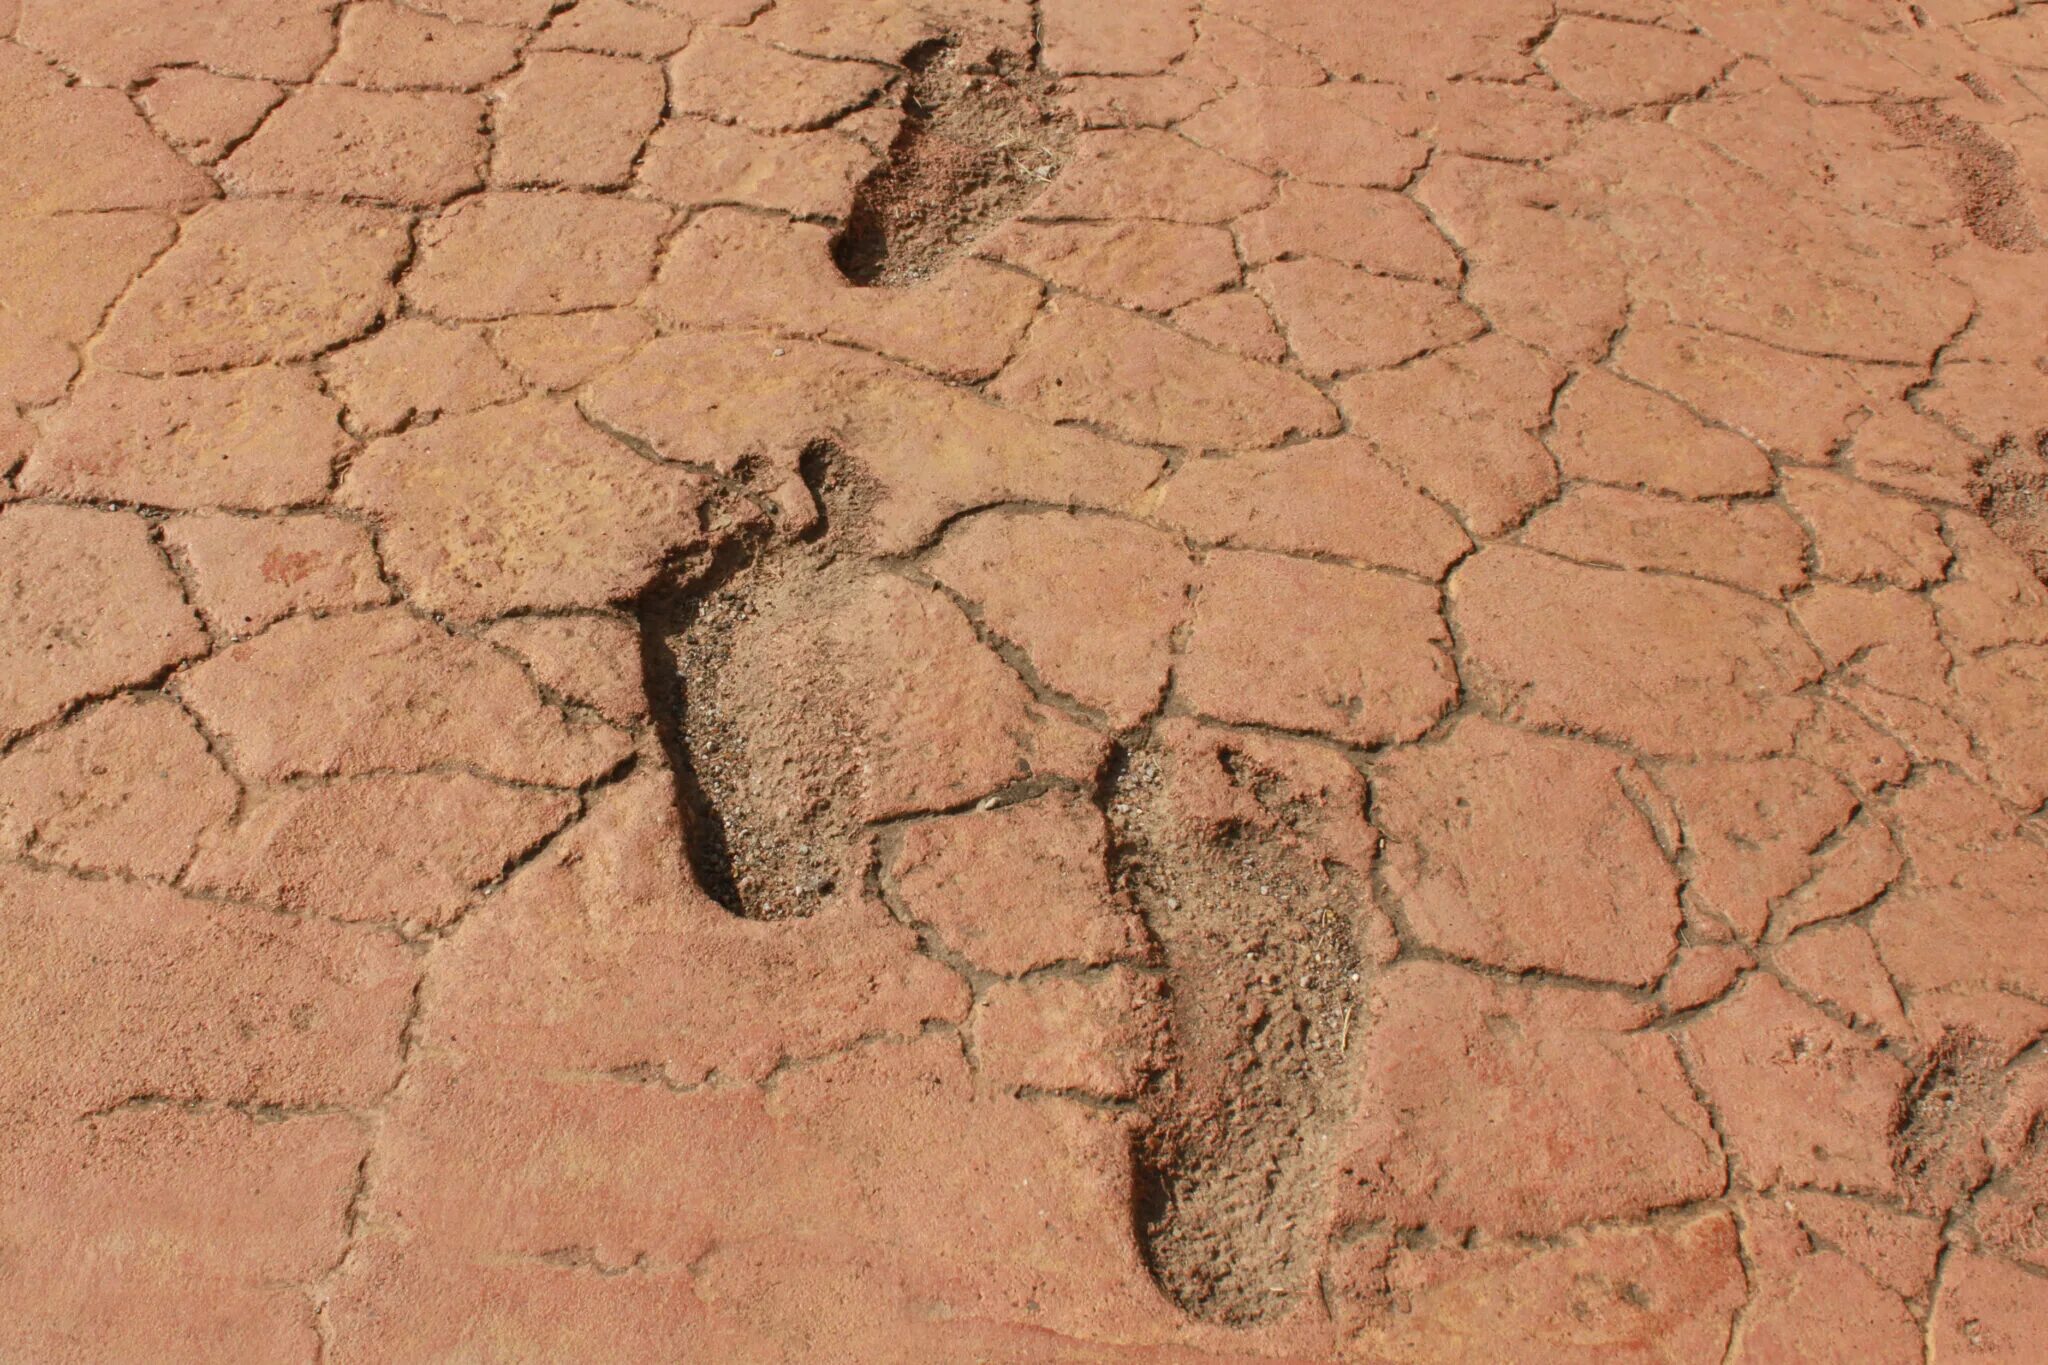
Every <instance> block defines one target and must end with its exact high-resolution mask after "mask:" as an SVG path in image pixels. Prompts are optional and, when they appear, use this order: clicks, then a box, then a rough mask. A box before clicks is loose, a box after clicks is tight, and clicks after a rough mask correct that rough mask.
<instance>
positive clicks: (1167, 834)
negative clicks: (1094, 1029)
mask: <svg viewBox="0 0 2048 1365" xmlns="http://www.w3.org/2000/svg"><path fill="white" fill-rule="evenodd" d="M1107 805H1108V809H1109V813H1110V822H1111V829H1112V834H1113V843H1112V854H1111V858H1112V869H1113V871H1114V873H1115V876H1116V878H1117V881H1118V883H1119V884H1120V885H1121V887H1122V888H1123V889H1124V890H1125V891H1126V892H1127V893H1128V894H1129V895H1131V896H1132V898H1133V899H1134V900H1135V902H1136V903H1137V905H1138V907H1139V908H1140V909H1141V911H1142V912H1143V914H1144V916H1145V919H1146V922H1147V924H1148V925H1149V926H1150V928H1151V930H1152V933H1153V934H1154V935H1155V936H1156V938H1157V939H1158V942H1159V945H1160V949H1161V953H1162V956H1163V958H1164V961H1165V965H1166V973H1167V982H1168V993H1169V1004H1170V1010H1171V1019H1172V1047H1171V1061H1170V1065H1169V1067H1168V1068H1167V1070H1166V1071H1165V1073H1164V1074H1163V1075H1161V1076H1160V1077H1159V1078H1158V1079H1157V1081H1156V1082H1155V1084H1154V1085H1153V1086H1152V1087H1151V1088H1150V1090H1149V1091H1148V1092H1147V1095H1146V1097H1145V1099H1144V1100H1143V1102H1142V1103H1143V1108H1144V1110H1145V1111H1146V1114H1147V1117H1148V1118H1149V1120H1150V1122H1149V1124H1148V1125H1147V1127H1146V1129H1145V1130H1144V1132H1143V1134H1142V1135H1141V1137H1140V1138H1139V1140H1138V1144H1137V1151H1136V1161H1137V1166H1138V1189H1139V1196H1140V1204H1139V1207H1138V1208H1137V1209H1136V1211H1135V1216H1136V1219H1137V1233H1138V1237H1139V1242H1140V1245H1141V1246H1142V1247H1143V1249H1144V1251H1145V1255H1146V1258H1147V1262H1148V1264H1149V1266H1150V1268H1151V1271H1152V1274H1153V1276H1154V1278H1155V1279H1156V1280H1157V1281H1158V1283H1159V1285H1160V1287H1161V1288H1162V1289H1163V1290H1164V1291H1165V1292H1166V1294H1167V1295H1168V1297H1170V1298H1171V1299H1173V1301H1174V1302H1175V1303H1177V1304H1178V1305H1179V1306H1180V1307H1181V1308H1182V1309H1184V1310H1185V1311H1186V1312H1188V1313H1189V1314H1191V1315H1192V1316H1194V1317H1197V1318H1201V1319H1204V1320H1208V1321H1213V1322H1221V1323H1226V1324H1231V1325H1250V1324H1254V1323H1259V1322H1267V1321H1275V1320H1278V1319H1280V1318H1283V1317H1285V1316H1286V1315H1287V1314H1288V1313H1290V1312H1291V1311H1292V1310H1293V1309H1294V1308H1295V1307H1296V1306H1297V1305H1298V1304H1299V1303H1300V1302H1301V1300H1302V1298H1303V1297H1304V1296H1305V1295H1309V1294H1313V1293H1314V1292H1315V1289H1316V1284H1317V1279H1318V1276H1319V1275H1320V1273H1321V1270H1322V1267H1323V1261H1324V1259H1325V1248H1324V1247H1323V1246H1322V1245H1321V1241H1320V1239H1321V1237H1322V1228H1323V1221H1324V1219H1323V1205H1324V1198H1325V1194H1324V1184H1325V1175H1326V1172H1327V1171H1328V1170H1329V1168H1330V1165H1331V1160H1330V1158H1331V1155H1332V1154H1331V1151H1330V1145H1331V1141H1332V1137H1333V1131H1334V1129H1335V1127H1336V1125H1337V1124H1338V1123H1339V1122H1340V1120H1341V1118H1342V1117H1343V1116H1344V1115H1345V1114H1346V1113H1347V1112H1348V1108H1347V1088H1348V1080H1347V1068H1346V1065H1345V1057H1346V1054H1347V1051H1348V1049H1349V1047H1350V1046H1351V1045H1353V1043H1354V1040H1353V1039H1352V1037H1351V1030H1352V1026H1353V1023H1354V1017H1353V1016H1354V1008H1355V1002H1357V1001H1359V1000H1361V999H1362V998H1363V995H1362V991H1363V986H1362V984H1361V981H1360V977H1361V975H1362V974H1363V972H1364V970H1365V967H1366V965H1367V964H1369V963H1371V962H1373V961H1377V960H1383V959H1384V958H1385V956H1386V955H1387V954H1386V952H1385V951H1384V948H1385V946H1386V945H1387V944H1388V943H1390V940H1389V939H1388V938H1387V936H1386V932H1385V931H1384V929H1383V928H1382V927H1381V925H1382V924H1383V921H1380V920H1379V919H1378V918H1377V913H1376V911H1374V910H1373V908H1372V903H1371V893H1370V889H1369V882H1368V876H1369V870H1370V865H1371V860H1372V857H1373V851H1374V846H1375V844H1376V842H1377V840H1376V836H1375V835H1374V834H1373V832H1372V830H1371V829H1370V828H1369V827H1368V826H1367V825H1366V824H1365V820H1364V815H1363V810H1364V789H1363V785H1362V783H1361V782H1360V779H1359V777H1358V774H1357V772H1356V771H1355V770H1353V769H1352V768H1350V766H1349V765H1348V764H1346V763H1345V762H1344V760H1343V759H1342V758H1340V757H1338V756H1337V755H1335V754H1333V753H1330V752H1328V751H1326V750H1322V749H1318V748H1315V747H1313V746H1309V745H1303V744H1299V743H1290V742H1285V741H1276V740H1272V739H1268V738H1264V737H1260V736H1253V735H1247V734H1242V733H1238V732H1233V731H1228V730H1223V729H1220V728H1215V727H1204V726H1197V725H1193V724H1191V723H1187V722H1169V723H1167V724H1166V725H1163V726H1161V727H1160V730H1159V732H1158V733H1157V734H1156V735H1155V736H1154V738H1153V739H1152V740H1151V741H1150V742H1149V743H1147V744H1146V745H1144V746H1142V747H1139V748H1137V749H1135V750H1133V751H1131V752H1129V753H1128V754H1125V755H1123V756H1122V758H1121V761H1120V762H1119V763H1118V764H1116V765H1115V766H1114V768H1113V772H1112V780H1111V785H1110V788H1109V791H1108V802H1107ZM1359 1022H1361V1023H1362V1021H1359Z"/></svg>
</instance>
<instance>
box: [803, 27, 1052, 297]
mask: <svg viewBox="0 0 2048 1365" xmlns="http://www.w3.org/2000/svg"><path fill="white" fill-rule="evenodd" d="M903 65H904V68H905V71H906V73H907V74H906V76H905V78H904V80H903V82H902V86H901V100H902V108H903V123H902V125H901V127H900V128H899V129H898V131H897V134H896V141H895V143H894V144H893V145H892V146H891V147H890V149H889V159H888V160H887V161H886V162H885V163H883V165H881V166H880V167H878V168H877V169H876V170H875V171H874V172H873V173H872V174H870V175H869V176H868V178H867V179H866V180H864V181H862V182H861V185H860V188H859V189H858V190H857V191H855V194H854V200H853V208H852V210H851V211H850V212H849V213H848V215H847V220H846V229H845V231H843V232H842V233H840V235H839V236H838V238H837V239H836V240H835V241H834V242H833V244H832V259H833V260H834V261H836V262H837V263H838V265H839V269H840V272H841V273H842V274H844V275H845V276H846V278H847V279H849V280H851V281H852V282H853V283H855V284H864V285H866V284H881V285H902V284H912V283H915V282H916V281H918V280H921V279H924V278H925V277H926V276H928V275H931V274H933V273H935V272H936V271H937V270H938V269H939V268H940V267H941V266H942V265H944V264H945V263H946V261H947V260H949V259H951V258H952V257H953V256H954V255H956V254H958V253H959V252H960V251H961V250H962V249H964V248H965V247H967V246H968V245H969V244H971V243H972V242H973V241H974V240H975V239H976V238H978V237H980V236H981V235H982V234H983V233H985V232H987V231H988V230H989V229H990V228H993V227H995V226H996V225H997V224H999V223H1002V222H1004V221H1006V220H1008V219H1010V218H1013V217H1015V216H1016V215H1017V213H1018V212H1019V211H1021V210H1022V209H1023V207H1024V206H1025V205H1026V204H1028V203H1030V202H1031V200H1032V199H1034V198H1036V197H1037V195H1038V194H1039V192H1040V191H1042V190H1043V189H1044V188H1045V187H1046V186H1047V185H1049V184H1051V183H1052V180H1053V177H1054V176H1056V175H1058V174H1059V172H1060V168H1061V167H1063V166H1065V165H1066V162H1067V156H1068V154H1069V153H1070V152H1071V151H1072V149H1073V143H1074V120H1073V117H1072V115H1070V114H1067V113H1064V112H1062V111H1060V110H1059V109H1058V108H1057V107H1056V106H1055V105H1054V103H1053V98H1052V87H1053V82H1052V79H1051V78H1050V77H1048V76H1046V75H1045V74H1044V73H1043V72H1041V71H1039V70H1038V69H1037V67H1036V65H1035V64H1034V63H1033V62H1031V61H1029V60H1027V59H1024V58H1020V57H1017V56H1015V55H1013V54H1011V53H1009V52H1004V51H1001V50H997V51H992V52H989V53H987V54H986V55H985V56H980V57H977V56H975V55H973V54H972V53H971V52H970V51H969V50H967V49H965V48H963V47H962V46H961V45H960V44H959V43H958V42H954V41H948V40H934V41H932V42H928V43H921V44H919V45H918V46H917V47H915V48H913V49H911V51H910V52H909V53H908V54H907V55H906V56H905V57H904V59H903Z"/></svg>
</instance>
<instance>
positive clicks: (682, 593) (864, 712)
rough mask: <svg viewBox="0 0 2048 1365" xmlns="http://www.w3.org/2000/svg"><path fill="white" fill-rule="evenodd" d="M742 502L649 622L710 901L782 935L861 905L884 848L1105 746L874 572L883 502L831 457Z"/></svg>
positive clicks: (690, 841) (748, 492) (951, 622)
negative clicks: (877, 508)
mask: <svg viewBox="0 0 2048 1365" xmlns="http://www.w3.org/2000/svg"><path fill="white" fill-rule="evenodd" d="M800 469H801V471H802V477H801V478H800V479H791V480H789V481H788V482H787V483H785V484H783V485H782V486H781V487H780V488H777V489H776V490H774V491H773V492H771V493H763V492H760V491H758V490H756V489H752V488H749V487H747V486H745V485H744V484H741V485H738V486H735V487H734V488H733V489H732V490H731V492H732V497H733V502H734V505H735V507H736V508H737V509H738V510H737V511H736V512H735V513H732V514H729V515H727V516H726V518H725V520H726V523H727V526H726V529H725V530H724V531H723V532H722V533H721V534H720V535H718V536H717V537H716V538H715V544H716V548H715V549H714V550H713V551H712V552H711V553H709V554H708V555H705V556H703V557H701V558H700V559H699V560H697V561H696V562H694V563H692V564H690V565H687V566H685V568H684V570H683V571H681V572H679V573H678V574H677V575H676V576H675V577H674V579H673V580H672V581H670V582H669V583H667V584H665V585H663V586H662V587H660V588H659V589H657V590H656V591H654V592H652V593H650V594H649V595H648V596H647V598H646V599H645V600H644V601H643V603H642V605H641V641H642V644H641V652H642V665H643V669H644V674H645V680H646V686H647V694H648V700H649V703H650V705H651V708H652V710H653V713H654V715H655V718H656V722H657V726H658V728H659V730H660V733H661V736H662V742H663V747H664V749H665V750H666V753H667V756H668V760H669V764H670V767H671V769H672V770H673V772H674V774H675V783H676V801H677V806H678V809H679V811H680V813H681V815H682V823H683V827H684V831H685V841H686V848H687V852H688V855H689V862H690V866H691V870H692V872H693V873H694V874H695V877H696V879H697V882H698V884H699V886H701V887H702V888H703V890H704V892H705V893H706V894H707V895H709V896H710V897H711V899H713V900H714V901H716V902H718V903H719V904H720V905H722V906H724V907H725V908H726V909H727V910H728V911H730V912H732V913H733V914H735V915H739V916H743V917H745V918H749V919H787V918H792V917H796V916H802V915H808V914H812V913H814V912H816V911H818V910H820V909H822V908H824V907H825V906H826V905H827V904H829V903H831V902H832V901H834V900H836V899H838V898H840V897H858V896H861V895H863V894H865V889H866V886H867V881H868V874H869V871H870V865H871V863H872V860H873V856H874V855H873V848H872V844H873V835H874V833H875V831H876V830H877V829H878V828H879V827H881V826H883V825H885V824H887V823H888V822H891V821H895V820H899V819H902V818H904V817H906V816H911V815H921V814H930V813H933V812H938V811H946V810H953V809H958V808H961V807H964V806H966V805H969V804H971V803H973V802H976V801H979V800H982V799H984V798H986V797H989V796H991V795H994V794H997V793H1001V792H1005V791H1010V790H1013V789H1016V788H1017V787H1019V785H1020V784H1023V785H1029V784H1032V783H1035V782H1041V781H1043V780H1045V779H1048V778H1058V779H1061V780H1063V781H1065V782H1067V783H1070V784H1077V785H1078V784H1081V783H1084V782H1086V781H1088V780H1090V779H1091V778H1092V776H1093V774H1094V773H1095V772H1096V771H1097V770H1098V769H1099V767H1100V765H1101V762H1102V755H1103V752H1104V750H1105V748H1106V742H1105V741H1104V740H1102V738H1101V737H1100V736H1098V735H1096V734H1094V733H1093V732H1091V731H1089V730H1087V729H1086V728H1085V727H1083V726H1081V725H1080V724H1079V723H1078V722H1076V721H1074V720H1071V719H1069V718H1067V717H1066V716H1064V715H1062V714H1060V713H1058V712H1056V711H1053V710H1050V709H1048V708H1047V707H1045V706H1042V705H1040V704H1039V703H1038V702H1037V701H1036V700H1034V699H1033V697H1032V696H1031V694H1030V692H1029V690H1028V689H1027V688H1026V687H1025V685H1024V683H1023V681H1022V680H1021V679H1020V678H1019V677H1018V676H1017V674H1016V673H1014V672H1013V671H1011V669H1010V668H1009V666H1008V665H1006V664H1005V663H1004V662H1003V661H1002V660H1001V658H999V657H998V656H997V655H996V654H995V653H993V652H992V651H991V650H990V649H988V647H987V646H985V645H984V644H983V643H982V642H981V640H980V639H979V638H978V637H977V636H976V634H975V629H974V625H973V623H972V622H971V621H970V620H969V619H968V618H967V617H966V615H964V614H963V613H962V612H961V610H960V608H959V607H958V606H957V605H955V603H954V602H953V600H952V599H951V598H949V597H947V596H946V595H945V594H944V593H943V592H941V591H940V590H938V589H937V588H935V587H933V586H931V585H929V584H926V583H920V582H917V581H914V580H913V579H912V578H909V577H906V576H905V575H903V574H902V573H899V572H897V571H896V568H895V566H894V565H893V564H892V563H891V562H890V561H888V560H886V559H882V558H879V557H877V556H876V555H875V554H874V553H873V550H872V547H871V543H870V540H869V537H868V531H867V528H868V525H869V512H870V509H871V508H872V506H873V505H874V501H875V498H876V493H877V490H876V486H875V484H874V483H873V482H872V480H871V479H870V478H869V476H868V475H867V472H866V471H865V470H864V469H863V468H862V467H861V466H860V465H859V464H858V463H857V462H855V461H853V460H851V459H848V458H845V457H843V456H842V455H841V454H840V452H839V451H838V449H837V448H836V447H833V446H830V445H826V444H818V445H814V446H812V447H811V448H810V450H808V451H807V452H806V453H805V455H804V457H803V459H802V461H801V462H800Z"/></svg>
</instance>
